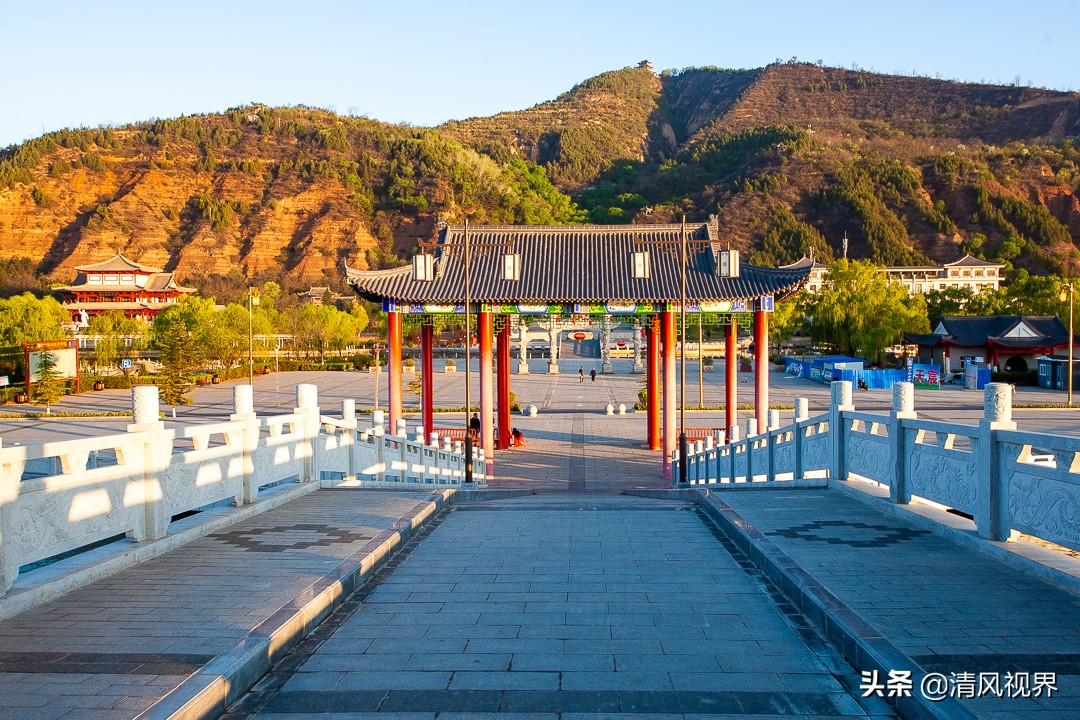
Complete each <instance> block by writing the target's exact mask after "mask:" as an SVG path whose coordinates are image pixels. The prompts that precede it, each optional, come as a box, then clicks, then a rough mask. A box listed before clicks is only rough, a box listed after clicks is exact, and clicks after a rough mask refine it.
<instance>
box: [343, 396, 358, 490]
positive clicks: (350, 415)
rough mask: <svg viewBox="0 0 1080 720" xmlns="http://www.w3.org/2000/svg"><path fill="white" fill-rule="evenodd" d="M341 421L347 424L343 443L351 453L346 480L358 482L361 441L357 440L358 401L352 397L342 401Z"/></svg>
mask: <svg viewBox="0 0 1080 720" xmlns="http://www.w3.org/2000/svg"><path fill="white" fill-rule="evenodd" d="M341 422H342V424H344V425H345V432H343V433H341V444H342V445H343V446H344V447H345V452H347V453H348V454H349V462H348V465H347V467H348V468H349V469H348V470H347V471H346V472H345V481H346V482H350V483H353V482H356V471H357V469H358V468H359V467H360V443H358V442H357V440H356V431H357V425H358V423H357V422H356V401H355V400H353V399H352V398H345V399H344V400H342V401H341ZM346 438H348V439H346Z"/></svg>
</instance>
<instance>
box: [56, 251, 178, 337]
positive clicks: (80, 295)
mask: <svg viewBox="0 0 1080 720" xmlns="http://www.w3.org/2000/svg"><path fill="white" fill-rule="evenodd" d="M75 270H76V272H78V275H77V276H76V278H75V281H74V282H73V283H72V284H71V285H68V286H67V287H62V288H60V292H61V293H62V294H63V305H64V308H65V309H67V310H68V311H69V312H71V319H72V320H73V321H75V322H78V323H80V324H85V323H86V322H87V321H88V320H89V319H90V318H92V317H94V316H95V315H104V314H105V313H108V312H112V311H113V310H120V311H121V312H123V313H124V315H126V316H127V317H131V318H139V319H141V320H146V321H148V322H149V321H150V320H152V319H153V318H154V316H155V315H157V314H158V313H159V312H161V311H162V310H164V309H165V308H166V307H167V306H168V305H169V304H171V303H175V302H179V300H180V298H181V297H182V296H183V295H186V294H188V293H193V292H195V289H194V288H189V287H184V286H183V285H180V284H179V283H178V282H177V281H176V273H171V272H164V271H162V270H161V268H155V267H150V266H149V265H141V264H139V263H137V262H133V261H131V260H128V259H127V258H126V257H124V256H123V255H122V254H121V253H117V254H116V257H114V258H111V259H109V260H106V261H105V262H99V263H95V264H93V265H82V266H79V267H76V268H75Z"/></svg>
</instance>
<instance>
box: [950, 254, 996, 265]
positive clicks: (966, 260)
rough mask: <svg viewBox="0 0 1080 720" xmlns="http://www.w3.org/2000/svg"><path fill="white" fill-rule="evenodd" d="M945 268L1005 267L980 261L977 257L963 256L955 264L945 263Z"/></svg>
mask: <svg viewBox="0 0 1080 720" xmlns="http://www.w3.org/2000/svg"><path fill="white" fill-rule="evenodd" d="M945 267H1005V266H1004V265H1002V264H1001V263H993V262H989V261H987V260H980V259H979V258H977V257H972V256H971V255H965V256H964V257H962V258H960V259H959V260H957V261H956V262H951V263H945Z"/></svg>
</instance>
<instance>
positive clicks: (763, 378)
mask: <svg viewBox="0 0 1080 720" xmlns="http://www.w3.org/2000/svg"><path fill="white" fill-rule="evenodd" d="M754 417H755V418H757V426H758V432H759V433H763V432H765V431H766V430H768V429H769V314H768V313H767V312H765V311H764V310H761V309H758V310H755V311H754Z"/></svg>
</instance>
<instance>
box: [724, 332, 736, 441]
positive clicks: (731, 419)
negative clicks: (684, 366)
mask: <svg viewBox="0 0 1080 720" xmlns="http://www.w3.org/2000/svg"><path fill="white" fill-rule="evenodd" d="M738 371H739V324H738V323H737V322H736V321H735V316H734V315H729V316H728V326H727V338H726V342H725V343H724V409H725V411H726V415H725V423H726V427H725V428H724V431H725V433H726V437H727V438H728V442H731V426H732V425H736V424H738V422H739V410H738V401H739V392H738V383H739V375H738Z"/></svg>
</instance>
